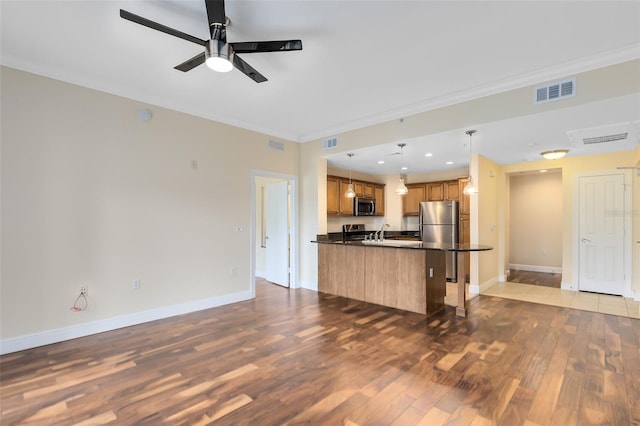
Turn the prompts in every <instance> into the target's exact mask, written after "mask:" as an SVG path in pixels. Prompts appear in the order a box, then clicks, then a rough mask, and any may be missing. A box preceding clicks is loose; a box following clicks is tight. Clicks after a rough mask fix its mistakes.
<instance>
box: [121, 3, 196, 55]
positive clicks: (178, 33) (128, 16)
mask: <svg viewBox="0 0 640 426" xmlns="http://www.w3.org/2000/svg"><path fill="white" fill-rule="evenodd" d="M120 17H121V18H124V19H126V20H127V21H131V22H135V23H136V24H140V25H143V26H145V27H148V28H151V29H153V30H156V31H160V32H163V33H165V34H169V35H172V36H174V37H178V38H181V39H183V40H187V41H190V42H192V43H195V44H199V45H200V46H204V45H205V44H206V41H204V40H202V39H199V38H198V37H194V36H192V35H189V34H186V33H183V32H182V31H178V30H174V29H173V28H169V27H167V26H166V25H162V24H158V23H157V22H153V21H150V20H149V19H147V18H143V17H142V16H138V15H136V14H133V13H131V12H127V11H126V10H123V9H120Z"/></svg>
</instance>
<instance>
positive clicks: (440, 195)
mask: <svg viewBox="0 0 640 426" xmlns="http://www.w3.org/2000/svg"><path fill="white" fill-rule="evenodd" d="M443 200H444V183H443V182H430V183H427V201H443Z"/></svg>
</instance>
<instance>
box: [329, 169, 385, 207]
mask: <svg viewBox="0 0 640 426" xmlns="http://www.w3.org/2000/svg"><path fill="white" fill-rule="evenodd" d="M351 182H352V183H353V190H354V192H355V193H356V197H368V198H375V199H376V216H384V185H381V184H376V183H372V182H363V181H358V180H352V181H351ZM348 187H349V179H348V178H343V177H339V176H327V215H329V216H353V198H347V197H345V196H344V194H345V192H347V188H348Z"/></svg>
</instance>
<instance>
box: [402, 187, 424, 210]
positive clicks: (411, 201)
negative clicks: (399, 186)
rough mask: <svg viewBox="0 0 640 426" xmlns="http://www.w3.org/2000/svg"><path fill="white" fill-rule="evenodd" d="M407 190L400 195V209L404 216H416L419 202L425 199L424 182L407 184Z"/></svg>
mask: <svg viewBox="0 0 640 426" xmlns="http://www.w3.org/2000/svg"><path fill="white" fill-rule="evenodd" d="M407 189H408V190H409V192H407V193H406V194H405V195H403V196H402V209H403V211H404V215H405V216H418V214H420V203H421V202H423V201H426V200H427V187H426V185H425V184H424V183H410V184H407Z"/></svg>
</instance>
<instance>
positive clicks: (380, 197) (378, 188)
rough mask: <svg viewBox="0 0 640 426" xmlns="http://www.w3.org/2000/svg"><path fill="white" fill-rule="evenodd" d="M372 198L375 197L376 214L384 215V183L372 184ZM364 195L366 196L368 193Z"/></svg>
mask: <svg viewBox="0 0 640 426" xmlns="http://www.w3.org/2000/svg"><path fill="white" fill-rule="evenodd" d="M372 190H373V198H375V199H376V216H384V185H373V186H372ZM365 196H367V197H368V195H366V193H365Z"/></svg>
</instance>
